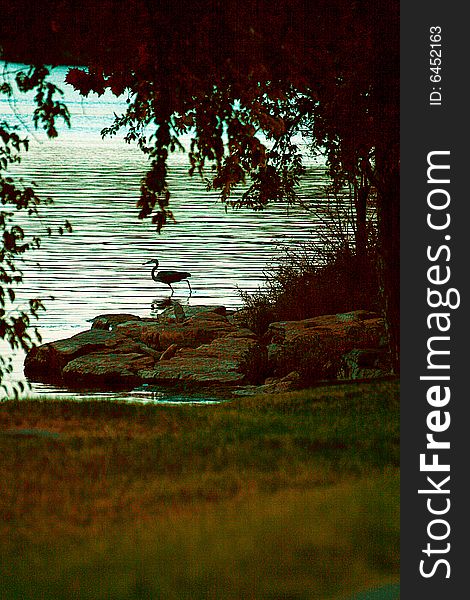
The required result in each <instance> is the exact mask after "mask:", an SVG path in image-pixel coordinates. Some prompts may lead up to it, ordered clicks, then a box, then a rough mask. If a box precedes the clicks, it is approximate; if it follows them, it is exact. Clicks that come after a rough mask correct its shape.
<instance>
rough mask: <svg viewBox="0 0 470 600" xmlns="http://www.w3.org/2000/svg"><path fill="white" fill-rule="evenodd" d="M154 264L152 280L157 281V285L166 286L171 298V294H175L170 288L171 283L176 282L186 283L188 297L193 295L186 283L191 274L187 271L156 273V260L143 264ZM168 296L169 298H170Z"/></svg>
mask: <svg viewBox="0 0 470 600" xmlns="http://www.w3.org/2000/svg"><path fill="white" fill-rule="evenodd" d="M153 263H155V266H154V267H153V269H152V279H153V280H154V281H157V282H158V283H165V284H166V285H168V286H169V287H170V289H171V296H173V294H174V293H175V290H174V289H173V288H172V287H171V284H172V283H176V282H178V281H186V283H187V284H188V287H189V296H191V294H192V293H193V290H192V289H191V286H190V284H189V281H188V277H191V273H188V272H187V271H159V272H157V271H158V260H157V259H155V258H154V259H153V260H148V261H147V262H144V265H149V264H153ZM171 296H170V298H171Z"/></svg>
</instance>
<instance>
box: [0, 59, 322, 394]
mask: <svg viewBox="0 0 470 600" xmlns="http://www.w3.org/2000/svg"><path fill="white" fill-rule="evenodd" d="M65 72H66V69H65V68H61V69H57V70H56V71H55V75H54V77H55V79H56V81H57V82H58V83H59V84H60V85H61V87H62V88H63V89H65V102H66V104H67V105H68V107H69V109H70V111H71V113H72V128H71V129H70V130H69V129H66V128H61V130H60V135H59V138H58V139H56V140H54V141H50V140H48V139H47V138H46V137H45V135H43V134H42V132H36V131H35V130H34V128H33V126H32V125H31V124H30V115H31V112H32V102H31V98H28V97H25V98H18V100H17V101H16V102H14V103H11V102H8V101H7V100H6V99H5V98H3V97H2V96H0V121H1V120H2V119H4V118H5V119H8V120H12V121H13V122H16V123H17V124H18V125H19V126H20V127H21V129H22V130H23V131H25V132H26V133H27V135H28V137H29V138H30V140H31V148H30V150H29V152H28V153H26V154H25V155H24V158H23V160H22V163H21V164H20V165H15V166H14V168H12V169H11V170H10V173H11V174H12V175H13V176H15V177H23V178H24V181H25V182H26V183H30V182H34V183H35V189H36V190H37V192H38V193H39V194H40V195H43V196H50V197H51V198H52V199H53V200H54V204H53V205H52V206H47V207H43V208H42V209H41V212H40V220H38V219H36V220H33V221H34V227H35V233H38V234H42V237H43V242H42V244H41V247H40V248H39V249H38V250H34V251H33V252H30V253H28V254H27V256H25V258H24V260H23V262H22V264H21V269H22V271H23V274H24V284H23V285H22V287H21V288H20V289H19V290H18V294H17V300H16V303H17V305H18V306H22V305H24V303H25V302H26V301H27V299H29V298H32V297H38V298H44V299H45V304H46V306H47V311H46V312H43V313H41V314H40V318H39V320H38V322H37V325H38V327H39V330H40V333H41V335H42V337H43V341H44V342H48V341H53V340H57V339H61V338H63V337H68V336H70V335H73V334H75V333H78V332H79V331H83V330H85V329H88V328H89V327H90V323H89V320H90V319H92V318H93V317H95V316H97V315H99V314H102V313H121V312H126V313H133V314H136V315H139V316H141V317H145V316H150V315H151V303H152V300H154V299H161V298H164V297H167V296H168V288H167V287H166V286H164V285H160V284H156V283H155V282H153V281H152V280H151V278H150V269H151V265H149V266H143V264H142V263H144V262H145V261H147V260H150V259H152V258H158V259H159V261H160V268H161V269H177V270H184V271H189V272H190V273H191V274H192V276H191V286H192V288H193V294H192V297H191V298H190V299H189V302H190V303H191V304H223V305H225V306H227V307H236V306H239V305H240V304H241V301H240V296H239V292H238V289H243V290H254V289H256V288H257V287H258V286H259V285H261V284H262V282H263V271H264V270H265V269H266V268H267V267H268V266H269V264H271V263H272V261H273V259H275V257H276V256H277V253H278V250H277V246H278V244H279V243H281V242H287V241H289V242H292V241H296V242H301V241H307V240H308V241H312V240H313V239H314V238H315V237H316V236H318V233H319V227H320V217H319V214H320V213H321V206H322V205H323V203H324V198H325V186H326V185H327V178H326V173H325V167H324V164H323V162H322V160H321V159H320V158H307V162H306V164H307V175H306V176H305V178H304V180H303V182H302V185H301V187H300V195H301V197H302V198H303V199H304V200H305V201H308V202H309V204H310V205H311V206H312V207H314V208H315V207H316V210H315V211H313V213H306V212H305V211H304V210H303V209H300V208H292V207H290V208H288V207H287V206H285V205H273V206H271V207H270V208H269V209H268V210H265V211H262V212H253V211H250V210H248V209H242V210H233V209H230V208H229V209H228V210H226V208H225V207H224V205H223V204H221V203H220V202H219V201H218V199H217V194H214V193H208V192H206V191H205V186H204V183H203V182H202V181H201V179H200V178H199V177H198V176H194V177H190V176H189V175H188V172H187V171H188V158H187V155H186V154H184V153H178V154H175V155H173V156H172V157H171V161H170V165H171V169H170V176H169V182H170V189H171V193H172V199H171V208H172V210H173V212H174V214H175V217H176V220H177V223H174V224H173V223H172V224H169V225H168V226H166V227H165V228H164V229H163V231H162V233H161V234H160V235H159V234H157V233H156V231H155V227H154V226H152V224H151V223H150V222H148V221H139V220H138V219H137V212H138V211H137V208H136V202H137V200H138V197H139V186H140V179H141V176H142V175H143V173H144V172H145V170H146V166H147V159H146V158H145V157H144V156H143V155H142V154H141V153H140V151H139V150H138V149H137V148H136V147H134V146H130V145H127V144H125V143H124V141H123V140H122V139H119V138H113V139H106V140H104V141H103V140H102V139H101V136H100V130H101V129H102V128H103V127H105V126H107V125H109V124H110V123H111V121H112V118H113V113H114V112H117V113H119V112H122V111H123V109H124V107H125V103H124V100H118V99H115V98H114V97H113V96H108V95H105V96H104V97H102V98H101V99H98V98H97V97H90V98H89V99H86V100H83V99H82V98H81V97H80V96H78V95H77V94H75V93H74V92H73V90H71V89H70V88H69V86H64V84H63V83H61V82H63V77H64V75H65ZM238 193H241V192H238ZM66 219H67V220H69V221H70V222H71V223H72V226H73V232H72V233H70V234H68V233H67V234H64V235H63V236H58V235H55V236H53V237H51V238H48V237H47V235H44V230H45V227H46V226H52V227H58V226H60V225H61V224H63V222H64V221H65V220H66ZM24 222H25V224H28V222H29V224H28V227H30V222H31V219H28V220H25V221H24ZM174 287H175V295H174V298H175V299H179V300H181V301H183V302H185V301H187V296H188V288H187V285H186V283H184V282H182V283H180V284H176V285H175V286H174ZM51 297H52V298H53V299H52V298H51ZM48 298H49V299H48ZM1 349H2V351H3V352H6V348H5V346H3V347H2V348H1ZM23 359H24V355H22V353H20V352H18V353H16V355H15V357H14V373H13V375H12V380H22V378H23V375H22V363H23ZM51 393H53V394H54V395H57V394H61V395H63V394H67V395H69V394H68V393H67V390H59V389H57V388H53V387H50V386H46V385H43V384H34V383H33V384H32V387H31V390H30V391H29V392H28V394H29V395H30V396H38V395H41V396H43V395H50V394H51ZM74 395H75V396H77V395H76V394H74ZM101 396H102V395H101ZM107 396H108V397H111V398H112V397H117V395H113V394H109V395H107ZM124 397H125V398H128V399H131V400H141V401H145V400H148V399H152V400H155V397H150V396H149V395H148V394H147V393H145V392H142V391H139V392H136V393H133V394H129V395H125V396H123V394H119V398H124ZM156 399H157V400H160V401H165V400H168V397H167V396H165V395H164V394H162V395H160V396H159V397H158V398H156Z"/></svg>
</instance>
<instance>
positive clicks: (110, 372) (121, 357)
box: [62, 352, 155, 389]
mask: <svg viewBox="0 0 470 600" xmlns="http://www.w3.org/2000/svg"><path fill="white" fill-rule="evenodd" d="M154 362H155V359H154V358H152V357H151V356H144V355H142V354H139V353H136V352H133V353H132V352H129V353H121V352H92V353H91V354H87V355H85V356H80V357H79V358H75V359H74V360H71V361H70V362H69V363H68V364H67V365H66V366H65V367H64V368H63V370H62V377H63V380H64V383H66V384H67V385H69V386H71V387H80V388H82V389H83V388H87V387H88V388H91V387H95V386H99V387H100V388H103V387H104V388H110V389H117V388H122V387H132V386H134V385H137V384H138V383H139V382H140V377H139V376H138V372H139V371H140V370H141V369H150V368H151V367H152V366H153V364H154Z"/></svg>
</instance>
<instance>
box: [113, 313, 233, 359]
mask: <svg viewBox="0 0 470 600" xmlns="http://www.w3.org/2000/svg"><path fill="white" fill-rule="evenodd" d="M116 331H118V332H119V333H121V334H122V335H124V336H127V337H130V338H132V339H134V340H136V341H140V342H143V343H144V344H146V345H147V346H150V347H151V348H154V349H155V350H159V351H161V352H163V351H165V350H166V349H167V348H169V347H170V346H172V345H173V344H177V345H178V347H180V348H197V347H198V346H200V345H201V344H208V343H210V342H212V340H214V339H216V338H218V337H222V336H225V335H227V334H228V333H231V332H234V331H236V327H235V326H234V325H232V324H230V323H229V321H228V320H227V318H226V317H224V316H222V315H219V314H217V313H211V312H200V313H198V314H195V315H194V316H192V317H189V318H188V319H186V320H185V321H184V322H183V323H177V322H176V319H175V320H174V321H171V320H167V321H163V322H160V320H155V319H152V320H148V321H133V322H130V323H124V324H121V325H118V326H117V327H116Z"/></svg>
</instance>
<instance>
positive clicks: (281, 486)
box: [0, 382, 399, 600]
mask: <svg viewBox="0 0 470 600" xmlns="http://www.w3.org/2000/svg"><path fill="white" fill-rule="evenodd" d="M398 428H399V419H398V386H397V384H396V383H391V382H386V383H378V384H367V385H366V384H356V385H343V386H328V387H324V388H317V389H312V390H305V391H300V392H295V393H289V394H284V395H279V396H272V397H262V398H260V397H258V398H249V399H241V400H236V401H234V402H231V403H227V404H223V405H217V406H173V407H169V406H165V407H156V406H148V405H147V406H136V405H133V406H131V405H127V404H116V403H108V402H86V403H73V402H52V401H48V402H37V401H23V402H21V401H20V402H6V403H3V404H0V431H1V432H2V433H1V434H0V452H1V456H2V462H1V467H0V469H1V472H0V481H1V482H2V484H1V485H2V494H1V500H0V513H1V530H0V536H1V544H2V564H1V573H0V585H1V588H0V589H1V593H0V596H1V597H2V598H24V599H26V598H86V599H101V598H103V599H104V598H109V599H113V600H114V599H116V600H119V599H131V598H132V599H137V598H162V599H167V598H168V599H175V600H177V599H178V600H180V599H181V600H183V599H189V598H191V599H201V600H202V599H206V598H213V599H224V598H227V599H232V598H234V599H235V598H240V599H241V598H243V599H248V598H252V599H260V598H266V599H272V600H274V599H277V598H286V599H288V598H289V599H293V598H296V599H302V598H305V599H307V598H309V599H310V598H312V599H316V598H318V599H323V598H325V599H326V598H342V597H347V596H348V595H350V594H352V593H353V592H355V591H359V590H361V589H366V588H368V587H373V586H375V585H379V584H382V583H386V582H388V581H395V580H397V578H398V536H399V529H398V528H399V522H398V520H399V515H398V505H399V474H398V464H399V446H398V431H399V429H398Z"/></svg>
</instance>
